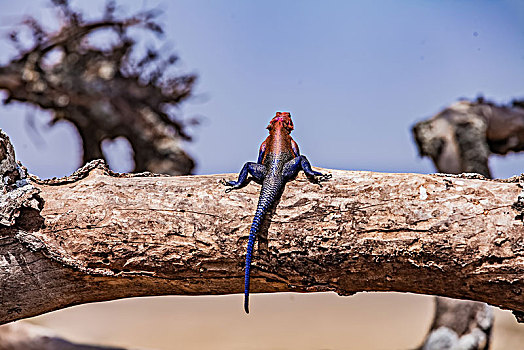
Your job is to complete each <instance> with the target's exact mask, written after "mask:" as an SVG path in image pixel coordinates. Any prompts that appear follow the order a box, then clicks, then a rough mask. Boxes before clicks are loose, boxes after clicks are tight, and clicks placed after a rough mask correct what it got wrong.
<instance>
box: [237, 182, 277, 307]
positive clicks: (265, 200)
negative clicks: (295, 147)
mask: <svg viewBox="0 0 524 350" xmlns="http://www.w3.org/2000/svg"><path fill="white" fill-rule="evenodd" d="M271 185H272V186H271ZM271 185H269V186H262V190H261V191H260V198H259V200H258V206H257V211H256V212H255V217H254V218H253V223H252V224H251V230H250V231H249V240H248V242H247V253H246V268H245V276H244V311H246V313H247V314H248V313H249V278H250V271H251V260H252V254H253V246H254V245H255V239H256V235H257V233H258V229H259V226H260V223H261V222H262V219H263V218H264V215H265V214H266V212H267V210H268V208H269V206H270V205H271V204H272V203H273V202H274V201H275V198H276V196H277V194H278V192H279V190H280V187H281V186H279V185H280V184H271Z"/></svg>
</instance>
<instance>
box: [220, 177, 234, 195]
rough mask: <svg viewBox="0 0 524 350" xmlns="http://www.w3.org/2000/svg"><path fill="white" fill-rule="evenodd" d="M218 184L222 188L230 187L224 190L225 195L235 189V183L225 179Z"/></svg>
mask: <svg viewBox="0 0 524 350" xmlns="http://www.w3.org/2000/svg"><path fill="white" fill-rule="evenodd" d="M220 183H221V184H222V185H224V186H231V187H230V188H226V193H229V192H231V191H233V190H234V189H235V188H237V185H236V183H235V181H227V180H225V179H222V180H220Z"/></svg>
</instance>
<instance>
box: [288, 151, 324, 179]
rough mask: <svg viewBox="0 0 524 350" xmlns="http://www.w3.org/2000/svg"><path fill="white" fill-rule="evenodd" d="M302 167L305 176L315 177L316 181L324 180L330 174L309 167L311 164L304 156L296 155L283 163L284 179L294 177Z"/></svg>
mask: <svg viewBox="0 0 524 350" xmlns="http://www.w3.org/2000/svg"><path fill="white" fill-rule="evenodd" d="M300 169H302V170H304V173H306V175H307V176H309V177H313V178H316V181H317V182H320V181H325V180H327V179H329V178H331V174H322V173H321V172H318V171H314V170H313V169H311V164H310V163H309V160H308V159H307V158H306V156H298V157H295V158H293V159H291V160H290V161H289V162H287V163H286V164H285V165H284V169H283V175H284V177H285V178H286V179H289V178H292V177H294V176H295V175H296V174H297V173H298V171H299V170H300Z"/></svg>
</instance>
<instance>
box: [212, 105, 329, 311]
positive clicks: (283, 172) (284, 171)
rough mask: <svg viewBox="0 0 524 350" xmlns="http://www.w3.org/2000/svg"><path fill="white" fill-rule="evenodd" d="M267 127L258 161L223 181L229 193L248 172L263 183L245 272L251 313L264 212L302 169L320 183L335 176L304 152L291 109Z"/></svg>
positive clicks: (246, 308)
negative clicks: (317, 167) (251, 291)
mask: <svg viewBox="0 0 524 350" xmlns="http://www.w3.org/2000/svg"><path fill="white" fill-rule="evenodd" d="M267 129H268V130H269V136H268V137H267V138H266V140H265V141H264V142H263V143H262V145H261V146H260V149H259V152H258V160H257V162H256V163H254V162H247V163H245V164H244V166H243V167H242V170H241V171H240V174H239V175H238V180H237V181H226V180H222V184H223V185H226V186H230V188H228V189H226V193H228V192H230V191H232V190H234V189H238V188H240V187H242V186H243V185H244V184H245V183H246V181H247V175H248V173H249V174H250V175H251V176H252V177H253V178H254V179H255V180H256V181H257V182H259V183H262V189H261V190H260V196H259V199H258V205H257V209H256V211H255V217H254V218H253V222H252V224H251V229H250V231H249V239H248V243H247V252H246V261H245V272H244V273H245V275H244V311H245V312H246V313H249V279H250V271H251V261H252V254H253V246H254V244H255V239H256V236H257V233H258V232H259V226H260V224H261V222H262V219H263V217H264V215H265V214H266V213H267V211H268V209H269V208H270V207H271V205H272V204H274V202H275V201H276V200H277V198H278V197H279V196H280V194H281V192H282V191H283V189H284V186H285V184H286V182H287V181H288V180H290V179H292V178H294V177H295V176H296V175H297V174H298V172H299V171H300V169H302V170H303V171H304V173H306V175H307V176H308V177H310V178H312V179H313V180H314V182H316V183H318V184H320V182H321V181H326V180H327V179H329V178H331V174H322V173H320V172H318V171H314V170H312V169H311V164H310V163H309V161H308V159H307V158H306V157H305V156H303V155H300V151H299V148H298V145H297V143H296V142H295V140H293V138H292V137H291V135H290V134H291V131H292V130H293V129H294V126H293V121H292V120H291V114H290V113H289V112H277V113H276V115H275V117H273V119H271V121H270V122H269V125H268V126H267Z"/></svg>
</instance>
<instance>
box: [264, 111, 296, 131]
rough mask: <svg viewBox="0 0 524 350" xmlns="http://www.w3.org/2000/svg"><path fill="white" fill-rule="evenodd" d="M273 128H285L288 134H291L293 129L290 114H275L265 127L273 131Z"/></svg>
mask: <svg viewBox="0 0 524 350" xmlns="http://www.w3.org/2000/svg"><path fill="white" fill-rule="evenodd" d="M275 128H285V129H286V130H287V131H288V132H291V131H292V130H293V129H294V126H293V121H292V120H291V113H289V112H277V114H276V115H275V116H274V117H273V119H271V121H270V122H269V125H268V126H267V129H268V130H274V129H275Z"/></svg>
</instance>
